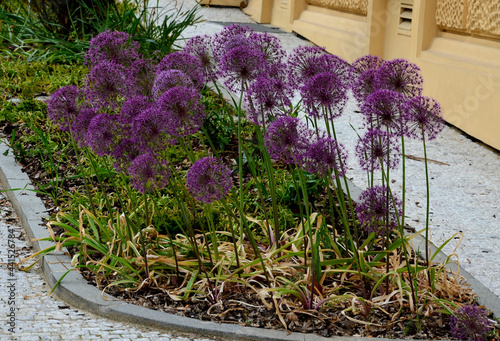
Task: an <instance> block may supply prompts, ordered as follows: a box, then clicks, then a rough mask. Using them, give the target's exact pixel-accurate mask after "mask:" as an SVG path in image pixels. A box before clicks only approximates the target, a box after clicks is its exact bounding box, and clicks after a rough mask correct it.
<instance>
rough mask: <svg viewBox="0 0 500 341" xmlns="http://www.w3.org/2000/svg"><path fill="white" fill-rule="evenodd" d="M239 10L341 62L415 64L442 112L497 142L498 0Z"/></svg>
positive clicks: (260, 3) (323, 2) (260, 0)
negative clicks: (369, 58) (370, 58)
mask: <svg viewBox="0 0 500 341" xmlns="http://www.w3.org/2000/svg"><path fill="white" fill-rule="evenodd" d="M219 1H221V0H219ZM224 1H229V0H224ZM243 11H244V12H245V13H247V14H248V15H250V16H251V17H252V18H253V19H254V20H255V21H257V22H260V23H269V24H272V25H275V26H279V27H281V28H283V29H284V30H286V31H289V32H291V31H294V32H296V33H298V34H300V35H302V36H304V37H305V38H307V39H309V40H310V41H312V42H313V43H315V44H317V45H319V46H324V47H326V49H327V50H328V51H329V52H331V53H333V54H336V55H338V56H340V57H342V58H344V59H346V60H347V61H349V62H353V61H354V60H355V59H357V58H359V57H361V56H363V55H367V54H372V55H378V56H380V57H382V58H384V59H386V60H389V59H394V58H405V59H407V60H409V61H411V62H413V63H415V64H417V65H418V66H419V67H420V68H421V69H422V73H423V77H424V95H426V96H431V97H434V98H435V99H437V100H438V101H439V102H440V103H441V105H442V107H443V115H444V118H445V119H446V120H447V121H448V122H449V123H451V124H453V125H455V126H456V127H458V128H460V129H461V130H463V131H465V132H466V133H468V134H470V135H472V136H474V137H475V138H477V139H479V140H481V141H483V142H485V143H486V144H488V145H490V146H492V147H494V148H496V149H500V0H248V4H247V6H246V7H245V8H244V9H243Z"/></svg>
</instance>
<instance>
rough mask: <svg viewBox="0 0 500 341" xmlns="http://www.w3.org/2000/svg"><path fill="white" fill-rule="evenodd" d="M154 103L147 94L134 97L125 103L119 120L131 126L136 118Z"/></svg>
mask: <svg viewBox="0 0 500 341" xmlns="http://www.w3.org/2000/svg"><path fill="white" fill-rule="evenodd" d="M152 105H153V103H152V102H151V99H150V98H149V97H147V96H135V97H132V98H130V99H128V100H126V101H125V102H124V103H123V105H122V107H121V109H120V115H119V116H118V121H119V122H120V124H122V125H124V126H130V125H132V122H133V121H134V118H136V117H137V116H138V115H139V114H140V113H141V112H143V111H144V110H146V109H148V108H149V107H151V106H152Z"/></svg>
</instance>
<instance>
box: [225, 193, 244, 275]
mask: <svg viewBox="0 0 500 341" xmlns="http://www.w3.org/2000/svg"><path fill="white" fill-rule="evenodd" d="M221 202H222V205H223V206H224V209H225V210H226V214H227V218H228V220H229V228H230V229H231V238H232V240H233V247H234V255H235V256H236V266H237V267H238V269H239V268H240V256H239V255H238V245H237V244H236V235H235V233H234V225H233V219H232V216H233V215H232V212H231V211H230V210H229V207H228V206H227V203H226V199H225V198H224V199H222V200H221ZM238 277H241V274H240V272H239V271H238Z"/></svg>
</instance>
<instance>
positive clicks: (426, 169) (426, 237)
mask: <svg viewBox="0 0 500 341" xmlns="http://www.w3.org/2000/svg"><path fill="white" fill-rule="evenodd" d="M422 136H424V134H423V132H422ZM422 142H423V146H424V163H425V186H426V195H427V198H426V199H427V209H426V214H425V262H426V263H427V277H428V280H429V286H431V284H432V283H431V274H430V262H429V218H430V209H431V205H430V201H431V196H430V183H429V166H428V162H427V148H426V145H425V138H423V139H422Z"/></svg>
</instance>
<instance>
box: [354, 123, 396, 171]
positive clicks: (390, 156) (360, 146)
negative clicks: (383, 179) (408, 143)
mask: <svg viewBox="0 0 500 341" xmlns="http://www.w3.org/2000/svg"><path fill="white" fill-rule="evenodd" d="M356 156H357V157H358V159H359V164H360V166H361V168H362V169H363V170H366V171H369V172H373V171H374V170H377V169H381V167H382V165H384V166H389V167H390V168H391V169H394V168H396V166H397V165H398V164H399V161H400V160H401V152H400V149H399V145H398V140H397V139H396V137H395V136H394V135H391V134H388V133H387V132H386V131H383V130H380V129H374V130H370V131H368V132H367V133H366V134H365V136H363V137H362V138H361V139H359V140H358V143H357V145H356Z"/></svg>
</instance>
